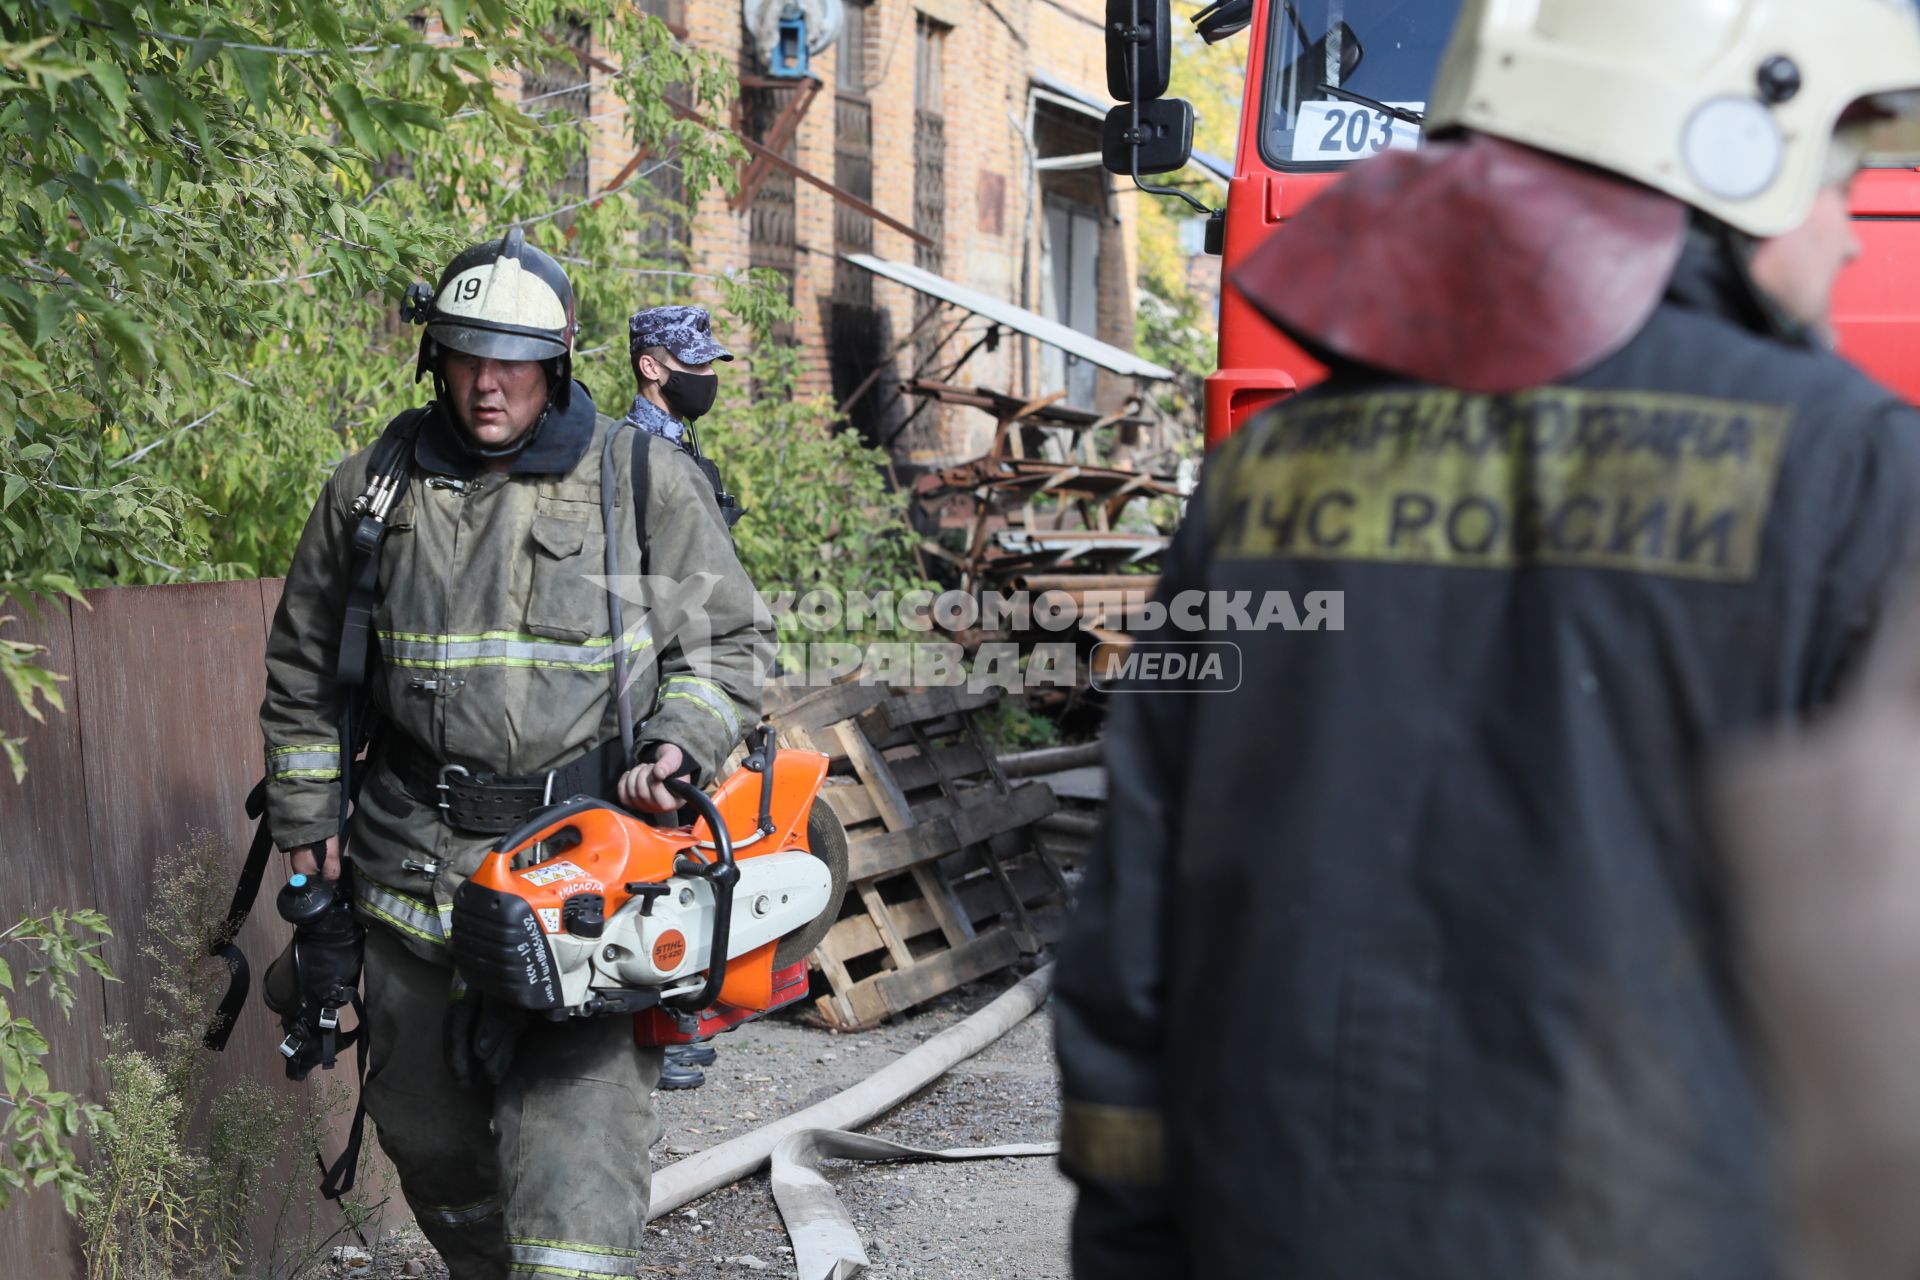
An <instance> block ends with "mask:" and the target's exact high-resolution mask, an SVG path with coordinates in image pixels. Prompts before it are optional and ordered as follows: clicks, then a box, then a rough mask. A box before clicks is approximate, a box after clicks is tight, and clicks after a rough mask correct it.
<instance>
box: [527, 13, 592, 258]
mask: <svg viewBox="0 0 1920 1280" xmlns="http://www.w3.org/2000/svg"><path fill="white" fill-rule="evenodd" d="M547 35H548V36H549V37H550V38H551V39H552V41H553V42H554V44H556V45H558V46H560V47H561V48H564V49H569V50H572V51H574V53H578V54H585V53H588V52H591V50H592V46H593V28H592V27H590V26H588V25H587V24H586V23H584V22H580V21H577V20H575V19H571V18H569V19H565V20H562V21H560V22H558V23H555V24H554V25H553V26H552V27H551V28H549V29H548V31H547ZM591 84H592V81H591V77H590V76H589V74H588V72H587V64H586V63H585V62H584V61H582V60H581V59H580V58H579V57H576V56H573V53H565V54H562V53H558V51H556V56H555V57H552V58H550V59H548V60H547V61H546V62H544V63H543V64H541V65H540V66H539V67H537V68H535V69H533V70H531V71H528V72H526V73H525V74H524V75H523V76H522V77H521V91H520V102H521V105H522V107H524V108H525V110H526V111H527V112H528V113H529V114H530V115H534V116H536V117H541V118H544V119H545V120H546V122H547V123H548V124H555V123H562V122H563V119H557V117H558V118H564V117H566V116H572V117H574V118H575V119H578V120H583V121H584V120H586V119H587V118H588V117H589V116H591V115H592V114H593V89H592V87H591ZM576 146H577V149H576V150H575V151H574V153H573V161H572V163H571V164H569V165H568V166H567V171H566V172H565V173H564V174H562V175H561V176H560V178H559V180H558V181H556V182H555V183H554V184H553V188H552V190H553V194H554V197H555V199H556V201H557V202H559V203H562V204H568V203H571V202H573V201H575V200H584V199H586V198H587V197H588V196H590V195H592V194H593V186H592V182H593V166H592V157H591V156H590V155H589V154H588V141H587V134H586V130H585V129H582V130H580V132H579V136H578V139H577V143H576ZM561 224H562V225H565V224H566V219H565V218H564V217H563V218H562V219H561Z"/></svg>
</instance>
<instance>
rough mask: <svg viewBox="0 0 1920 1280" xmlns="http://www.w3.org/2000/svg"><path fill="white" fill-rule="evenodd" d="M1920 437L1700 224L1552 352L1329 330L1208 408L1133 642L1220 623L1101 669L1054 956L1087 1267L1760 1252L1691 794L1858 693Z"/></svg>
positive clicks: (1067, 1131) (1300, 1278)
mask: <svg viewBox="0 0 1920 1280" xmlns="http://www.w3.org/2000/svg"><path fill="white" fill-rule="evenodd" d="M1917 445H1920V420H1917V419H1916V415H1915V413H1913V412H1912V411H1911V410H1910V409H1908V408H1907V407H1906V406H1905V405H1903V404H1901V403H1899V402H1898V401H1896V399H1895V398H1894V396H1893V395H1892V394H1891V393H1890V392H1888V391H1886V390H1884V389H1883V388H1881V387H1879V386H1877V385H1874V384H1873V383H1871V382H1870V381H1869V380H1867V379H1866V378H1865V377H1864V376H1862V375H1861V374H1860V373H1858V372H1857V371H1856V370H1855V369H1853V368H1852V367H1851V366H1849V365H1847V364H1845V363H1844V362H1843V361H1841V360H1840V359H1838V358H1837V357H1835V356H1833V355H1831V354H1828V353H1824V352H1817V351H1815V350H1813V349H1811V348H1810V347H1808V346H1805V345H1796V344H1793V343H1790V342H1788V341H1785V340H1783V339H1782V337H1781V336H1780V335H1779V333H1778V332H1777V330H1775V329H1773V328H1772V327H1771V326H1770V325H1769V324H1768V323H1767V321H1766V320H1765V319H1764V317H1763V316H1762V315H1761V314H1760V313H1759V311H1758V309H1757V307H1756V305H1755V304H1754V302H1753V301H1752V298H1751V294H1750V293H1748V292H1746V290H1745V286H1743V284H1742V283H1741V277H1739V275H1738V274H1737V273H1736V271H1735V270H1734V268H1733V265H1732V259H1731V258H1730V257H1728V255H1727V253H1726V251H1725V250H1722V249H1720V248H1717V247H1715V246H1713V245H1712V244H1711V243H1709V242H1707V241H1705V240H1703V239H1700V238H1699V237H1697V236H1696V239H1695V240H1694V242H1693V243H1691V244H1690V245H1689V246H1688V247H1687V249H1686V251H1685V254H1684V256H1683V257H1682V258H1681V260H1680V263H1679V266H1678V267H1677V268H1676V270H1675V273H1674V275H1673V279H1672V283H1671V284H1670V285H1669V287H1668V291H1667V293H1666V295H1665V297H1664V299H1663V300H1662V301H1661V303H1660V305H1659V306H1658V307H1657V308H1656V309H1655V311H1654V313H1653V314H1652V316H1651V318H1650V319H1649V320H1648V321H1647V323H1646V324H1645V325H1644V327H1643V328H1641V329H1640V331H1639V332H1638V333H1637V335H1635V336H1633V337H1632V338H1631V339H1630V340H1629V341H1627V343H1626V344H1625V346H1624V347H1622V348H1621V349H1619V350H1618V351H1617V352H1616V353H1615V354H1612V355H1610V356H1607V357H1606V358H1604V359H1602V360H1601V361H1600V362H1599V363H1598V364H1597V365H1594V366H1592V367H1590V368H1588V369H1587V370H1586V371H1584V372H1580V373H1576V374H1574V375H1571V376H1569V377H1567V378H1565V379H1563V380H1562V381H1560V382H1559V383H1558V384H1556V385H1549V386H1544V387H1539V388H1536V389H1532V390H1527V391H1521V392H1518V393H1514V394H1505V395H1475V394H1467V393H1462V392H1458V391H1455V390H1450V389H1446V388H1443V387H1436V386H1432V385H1421V384H1418V383H1413V382H1407V381H1399V380H1395V379H1391V378H1388V377H1385V376H1383V375H1381V374H1380V373H1379V371H1377V370H1373V369H1368V368H1360V367H1353V366H1347V367H1343V368H1342V367H1336V369H1335V371H1334V376H1333V378H1332V379H1331V380H1330V381H1329V382H1328V383H1326V384H1323V386H1322V387H1320V388H1317V389H1315V390H1314V391H1312V392H1310V393H1307V394H1304V395H1301V396H1299V397H1297V398H1295V399H1293V400H1291V401H1288V402H1286V403H1284V404H1283V405H1281V406H1279V407H1277V409H1276V410H1274V411H1272V412H1270V413H1269V414H1267V415H1265V416H1263V417H1262V418H1260V419H1258V420H1257V421H1256V422H1254V423H1253V424H1251V425H1249V426H1248V427H1247V428H1246V429H1244V430H1243V431H1241V432H1240V433H1239V434H1237V435H1236V436H1235V437H1233V438H1231V439H1230V440H1229V441H1228V442H1226V443H1225V444H1224V445H1223V446H1222V447H1221V448H1220V449H1219V451H1218V452H1217V454H1216V456H1214V457H1213V458H1212V459H1211V460H1210V461H1209V462H1208V464H1207V467H1206V471H1205V475H1204V478H1203V484H1202V487H1201V491H1200V493H1199V495H1198V497H1197V500H1196V501H1195V502H1194V503H1193V504H1192V505H1191V506H1190V508H1189V510H1188V512H1187V515H1186V518H1185V522H1184V525H1183V527H1182V528H1181V529H1180V531H1179V532H1178V535H1177V537H1176V539H1175V542H1174V545H1173V547H1172V549H1171V551H1170V553H1169V562H1168V565H1167V569H1166V572H1165V574H1164V576H1163V579H1162V582H1161V584H1160V587H1159V598H1160V599H1161V600H1162V601H1164V602H1168V603H1169V604H1172V605H1175V606H1180V605H1181V603H1182V601H1183V599H1184V607H1174V608H1171V609H1169V613H1168V617H1167V619H1166V621H1165V625H1164V626H1163V627H1162V629H1161V630H1160V631H1158V632H1157V633H1156V634H1153V635H1151V636H1149V637H1147V639H1148V640H1150V641H1162V642H1170V643H1173V644H1176V645H1181V646H1187V647H1189V648H1191V647H1193V642H1210V643H1214V644H1218V645H1227V646H1233V647H1234V648H1233V649H1232V650H1229V649H1220V650H1219V651H1218V652H1220V653H1221V654H1223V655H1228V656H1227V660H1226V662H1225V663H1224V664H1223V666H1222V667H1221V669H1220V670H1219V672H1218V679H1216V680H1214V681H1213V682H1212V683H1211V684H1209V683H1206V682H1205V681H1201V682H1199V683H1197V684H1190V685H1189V686H1187V687H1189V688H1193V689H1196V690H1200V691H1195V692H1174V691H1167V690H1166V689H1165V687H1164V686H1158V687H1157V686H1155V685H1152V684H1149V683H1146V682H1145V681H1144V680H1143V679H1139V678H1138V669H1136V681H1135V684H1134V687H1132V688H1131V689H1130V690H1129V691H1126V692H1119V693H1116V694H1115V695H1114V696H1113V698H1112V701H1111V708H1112V709H1111V719H1110V723H1109V726H1108V741H1107V768H1108V770H1109V774H1110V777H1109V783H1108V795H1109V803H1108V809H1107V813H1106V820H1105V823H1104V825H1103V828H1102V831H1101V835H1100V837H1099V839H1098V840H1097V842H1096V848H1095V852H1094V858H1093V861H1092V864H1091V866H1090V869H1089V873H1088V877H1087V881H1086V883H1085V885H1084V888H1083V890H1082V894H1081V898H1080V902H1079V905H1078V908H1077V910H1076V912H1075V914H1074V917H1073V919H1072V920H1071V922H1070V924H1069V928H1068V933H1067V936H1066V938H1065V939H1064V940H1063V944H1062V948H1061V954H1060V968H1059V981H1058V988H1057V1000H1056V1010H1057V1027H1058V1031H1057V1036H1058V1049H1059V1055H1060V1062H1061V1068H1062V1076H1063V1088H1064V1092H1065V1107H1066V1116H1065V1126H1064V1135H1063V1157H1062V1160H1063V1164H1064V1166H1065V1167H1066V1169H1067V1171H1068V1172H1069V1173H1070V1174H1072V1175H1073V1176H1074V1177H1075V1179H1076V1180H1077V1181H1078V1182H1079V1183H1080V1186H1081V1190H1082V1198H1081V1202H1080V1208H1079V1212H1078V1215H1077V1217H1076V1222H1075V1228H1074V1232H1075V1244H1076V1273H1077V1274H1079V1275H1082V1276H1098V1277H1102V1280H1108V1278H1110V1277H1129V1276H1155V1277H1166V1276H1182V1275H1190V1276H1254V1275H1260V1276H1281V1277H1286V1278H1287V1280H1356V1278H1360V1277H1364V1278H1365V1280H1397V1278H1402V1277H1405V1278H1410V1280H1411V1278H1418V1280H1551V1278H1557V1277H1569V1278H1571V1277H1592V1276H1631V1277H1634V1278H1635V1280H1764V1278H1766V1277H1770V1276H1776V1275H1779V1274H1781V1273H1782V1271H1783V1269H1784V1266H1783V1262H1782V1258H1781V1231H1780V1224H1779V1219H1778V1204H1777V1197H1776V1191H1775V1188H1774V1187H1773V1186H1772V1185H1771V1182H1770V1178H1769V1152H1768V1125H1767V1106H1766V1100H1765V1097H1764V1091H1763V1088H1762V1078H1761V1077H1762V1071H1761V1070H1760V1069H1759V1068H1758V1066H1757V1064H1756V1057H1755V1045H1754V1043H1753V1037H1752V1029H1751V1028H1750V1026H1749V1025H1748V1022H1747V1020H1746V1018H1745V1017H1744V1016H1743V1008H1742V1000H1741V998H1740V994H1739V991H1738V989H1737V982H1736V980H1735V976H1734V970H1733V965H1732V957H1731V948H1730V943H1729V937H1728V914H1729V910H1728V908H1729V903H1728V899H1727V896H1726V886H1725V885H1724V884H1723V882H1722V878H1721V874H1720V871H1719V868H1718V867H1717V866H1716V863H1715V859H1714V856H1713V854H1712V852H1711V850H1710V848H1709V845H1708V838H1707V833H1706V820H1705V816H1704V814H1703V811H1702V807H1701V805H1700V804H1699V803H1698V801H1697V799H1696V796H1695V792H1694V787H1695V783H1696V779H1697V778H1698V776H1699V771H1700V768H1701V765H1702V762H1703V757H1704V756H1705V755H1706V753H1707V752H1708V751H1709V749H1710V748H1713V747H1715V746H1716V744H1720V743H1723V742H1725V741H1726V740H1727V739H1728V738H1729V737H1730V736H1733V735H1736V734H1739V733H1740V732H1742V731H1743V730H1750V729H1754V728H1756V727H1759V726H1765V725H1768V724H1770V723H1777V722H1778V721H1780V720H1781V719H1783V718H1787V717H1793V716H1796V715H1798V714H1800V713H1804V712H1806V711H1808V710H1809V709H1812V708H1815V707H1818V706H1819V705H1820V704H1822V703H1823V702H1825V701H1827V700H1828V699H1829V698H1830V697H1831V696H1832V694H1833V693H1834V690H1835V685H1836V683H1837V682H1839V681H1840V680H1841V679H1842V678H1843V676H1844V675H1845V673H1846V672H1847V670H1848V666H1849V662H1850V660H1851V659H1852V658H1853V656H1854V655H1855V654H1856V653H1857V651H1858V650H1859V649H1860V647H1861V645H1862V644H1863V642H1864V640H1865V639H1866V637H1867V636H1868V635H1869V633H1870V631H1871V629H1872V628H1873V627H1874V625H1875V619H1876V616H1877V615H1878V614H1879V612H1880V610H1881V607H1882V601H1883V599H1884V598H1885V596H1886V594H1887V592H1888V588H1889V583H1890V582H1891V581H1892V580H1893V579H1894V578H1896V577H1897V576H1898V575H1899V572H1900V571H1901V570H1902V569H1904V567H1905V564H1906V562H1907V557H1908V548H1909V545H1910V542H1911V527H1912V524H1913V520H1914V516H1915V512H1916V506H1917V504H1920V458H1917V457H1916V446H1917ZM1197 592H1208V593H1214V594H1212V595H1211V596H1200V595H1189V596H1185V597H1183V594H1182V593H1197ZM1277 593H1286V594H1285V596H1284V598H1282V597H1280V596H1279V595H1278V594H1277ZM1315 593H1327V594H1325V595H1315ZM1276 601H1278V603H1276ZM1262 618H1265V619H1266V620H1267V624H1266V626H1265V628H1264V629H1261V630H1254V629H1252V625H1251V624H1254V623H1258V622H1259V621H1260V620H1261V619H1262ZM1182 620H1184V622H1185V623H1187V624H1191V625H1189V626H1183V625H1182ZM1335 624H1338V629H1336V627H1335ZM1236 654H1237V656H1235V655H1236ZM1202 671H1203V672H1204V668H1202ZM1191 674H1192V673H1191V672H1189V673H1188V675H1189V678H1190V677H1191ZM1236 682H1237V684H1236ZM1229 689H1231V691H1230V692H1228V691H1226V690H1229ZM1206 690H1213V691H1206ZM1820 852H1821V851H1820V850H1818V849H1808V850H1807V854H1808V856H1809V857H1818V856H1819V855H1820Z"/></svg>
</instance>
